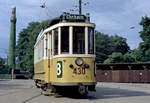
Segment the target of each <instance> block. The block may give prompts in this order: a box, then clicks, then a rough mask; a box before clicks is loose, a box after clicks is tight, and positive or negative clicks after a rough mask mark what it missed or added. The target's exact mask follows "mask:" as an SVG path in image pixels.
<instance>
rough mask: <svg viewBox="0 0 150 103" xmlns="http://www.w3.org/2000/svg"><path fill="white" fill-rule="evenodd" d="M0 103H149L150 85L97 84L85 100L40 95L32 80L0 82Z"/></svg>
mask: <svg viewBox="0 0 150 103" xmlns="http://www.w3.org/2000/svg"><path fill="white" fill-rule="evenodd" d="M0 103H150V84H131V83H98V84H97V86H96V92H89V94H88V96H87V97H85V98H80V97H78V96H76V95H55V96H44V95H41V90H40V89H38V88H36V87H35V86H34V83H33V80H0Z"/></svg>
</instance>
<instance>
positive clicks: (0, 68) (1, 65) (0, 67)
mask: <svg viewBox="0 0 150 103" xmlns="http://www.w3.org/2000/svg"><path fill="white" fill-rule="evenodd" d="M7 73H8V69H7V68H6V65H5V61H4V60H3V58H1V57H0V74H7Z"/></svg>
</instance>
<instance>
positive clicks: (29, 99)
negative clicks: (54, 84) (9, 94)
mask: <svg viewBox="0 0 150 103" xmlns="http://www.w3.org/2000/svg"><path fill="white" fill-rule="evenodd" d="M41 95H42V94H38V95H35V96H32V97H31V98H28V99H26V100H24V101H23V102H22V103H28V102H29V101H31V100H33V99H35V98H38V97H39V96H41Z"/></svg>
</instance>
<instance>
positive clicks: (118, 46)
mask: <svg viewBox="0 0 150 103" xmlns="http://www.w3.org/2000/svg"><path fill="white" fill-rule="evenodd" d="M112 39H113V46H114V52H120V53H122V54H126V53H128V52H129V51H130V47H129V46H128V44H127V40H126V39H125V38H123V37H120V36H118V35H115V36H113V37H112Z"/></svg>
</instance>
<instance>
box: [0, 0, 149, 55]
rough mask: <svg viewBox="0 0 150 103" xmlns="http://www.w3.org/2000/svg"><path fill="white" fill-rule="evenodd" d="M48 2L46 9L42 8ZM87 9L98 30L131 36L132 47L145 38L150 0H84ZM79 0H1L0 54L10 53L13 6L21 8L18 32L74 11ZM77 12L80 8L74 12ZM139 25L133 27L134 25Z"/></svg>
mask: <svg viewBox="0 0 150 103" xmlns="http://www.w3.org/2000/svg"><path fill="white" fill-rule="evenodd" d="M44 2H46V6H47V8H46V9H42V8H40V5H42V4H43V3H44ZM83 2H84V3H86V2H89V4H88V5H84V6H83V13H84V14H85V13H87V12H89V13H90V14H91V20H92V22H94V23H95V24H96V26H97V27H96V30H98V31H100V32H103V33H105V34H109V35H115V34H118V35H120V36H122V37H125V38H126V39H127V42H128V44H129V46H130V48H131V49H134V48H137V47H138V44H139V43H140V42H141V39H140V37H139V31H140V30H141V29H142V27H141V26H140V25H139V22H140V20H141V17H142V16H145V15H147V16H149V14H150V0H83ZM76 5H78V0H0V31H1V33H0V56H1V57H6V55H7V52H8V44H9V32H10V16H11V8H12V7H14V6H16V10H17V35H18V33H19V32H20V31H21V30H22V29H23V28H25V27H26V26H27V25H28V23H29V22H32V21H42V20H45V19H50V18H53V17H56V16H60V14H61V13H62V12H64V11H65V12H71V11H70V9H73V8H74V7H75V6H76ZM71 13H77V12H71ZM133 26H134V27H135V29H130V27H133Z"/></svg>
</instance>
